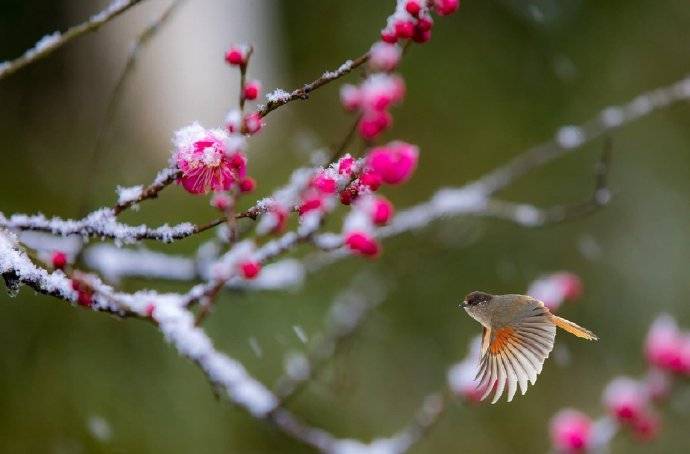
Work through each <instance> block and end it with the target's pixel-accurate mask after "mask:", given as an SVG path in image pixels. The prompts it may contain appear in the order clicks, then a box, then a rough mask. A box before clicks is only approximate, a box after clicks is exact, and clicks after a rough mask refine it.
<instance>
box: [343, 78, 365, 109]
mask: <svg viewBox="0 0 690 454" xmlns="http://www.w3.org/2000/svg"><path fill="white" fill-rule="evenodd" d="M361 101H362V96H361V93H360V91H359V88H357V87H355V86H354V85H351V84H345V85H343V86H342V87H340V102H341V103H342V105H343V107H344V108H345V110H347V111H349V112H352V111H354V110H357V109H358V108H359V106H360V104H361Z"/></svg>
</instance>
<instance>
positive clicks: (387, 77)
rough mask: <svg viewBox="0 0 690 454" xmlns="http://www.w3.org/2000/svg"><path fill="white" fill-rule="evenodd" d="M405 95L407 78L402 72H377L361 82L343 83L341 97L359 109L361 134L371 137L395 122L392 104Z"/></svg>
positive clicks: (352, 106) (348, 107)
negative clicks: (396, 73)
mask: <svg viewBox="0 0 690 454" xmlns="http://www.w3.org/2000/svg"><path fill="white" fill-rule="evenodd" d="M404 97H405V82H404V81H403V80H402V78H401V77H400V76H397V75H394V74H387V73H375V74H372V75H371V76H369V77H368V78H367V79H365V80H364V81H363V82H362V84H361V85H360V86H354V85H349V84H346V85H343V87H342V88H341V90H340V100H341V102H342V104H343V107H345V109H346V110H348V111H359V112H360V114H361V118H360V120H359V123H358V125H357V131H358V132H359V135H360V136H361V137H362V138H364V139H366V140H372V139H374V138H375V137H377V136H378V135H379V134H381V133H382V132H383V131H385V130H386V129H388V128H389V127H390V126H391V125H392V124H393V117H392V115H391V114H390V112H389V110H388V109H389V108H390V107H392V106H393V105H395V104H397V103H399V102H401V101H402V99H403V98H404Z"/></svg>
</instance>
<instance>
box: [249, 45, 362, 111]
mask: <svg viewBox="0 0 690 454" xmlns="http://www.w3.org/2000/svg"><path fill="white" fill-rule="evenodd" d="M368 60H369V52H366V53H364V54H363V55H360V56H359V57H357V58H355V59H354V60H347V61H345V62H344V63H343V64H342V65H340V66H339V67H338V69H336V70H335V71H326V72H325V73H323V74H322V75H321V77H319V78H318V79H316V80H313V81H311V82H309V83H306V84H304V85H303V86H302V87H300V88H296V89H294V90H292V91H291V92H290V93H287V92H284V91H282V90H276V91H274V92H273V93H272V94H268V95H267V96H266V98H267V99H268V103H266V105H265V106H261V107H260V108H259V109H258V110H257V113H258V114H259V115H261V116H262V117H265V116H266V115H268V114H269V113H271V112H273V111H274V110H276V109H277V108H279V107H281V106H284V105H285V104H287V103H289V102H291V101H295V100H297V99H302V100H305V99H309V93H311V92H312V91H314V90H316V89H317V88H320V87H322V86H324V85H326V84H327V83H329V82H333V81H334V80H337V79H340V78H341V77H343V76H344V75H345V74H348V73H349V72H350V71H352V70H353V69H355V68H358V67H360V66H362V65H363V64H364V63H366V62H367V61H368Z"/></svg>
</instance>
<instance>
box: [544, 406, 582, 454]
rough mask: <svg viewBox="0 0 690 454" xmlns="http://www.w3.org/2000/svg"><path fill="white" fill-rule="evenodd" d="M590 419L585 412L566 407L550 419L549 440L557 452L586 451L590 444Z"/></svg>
mask: <svg viewBox="0 0 690 454" xmlns="http://www.w3.org/2000/svg"><path fill="white" fill-rule="evenodd" d="M592 432H593V431H592V420H591V419H590V418H589V416H587V415H586V414H584V413H582V412H580V411H578V410H574V409H572V408H566V409H563V410H561V411H559V412H558V413H556V414H555V415H554V416H553V418H552V419H551V423H550V433H551V442H552V443H553V447H554V448H555V450H556V451H557V452H560V453H579V452H586V451H587V450H588V449H589V448H590V446H591V444H592Z"/></svg>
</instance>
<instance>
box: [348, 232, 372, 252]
mask: <svg viewBox="0 0 690 454" xmlns="http://www.w3.org/2000/svg"><path fill="white" fill-rule="evenodd" d="M345 244H346V245H347V247H349V248H350V250H352V251H353V252H355V253H357V254H359V255H363V256H366V257H375V256H377V255H378V254H379V252H380V249H381V248H380V246H379V244H378V243H377V242H376V240H375V239H374V238H373V237H371V236H370V235H368V234H366V233H364V232H358V231H354V232H350V233H348V234H347V235H346V237H345Z"/></svg>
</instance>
